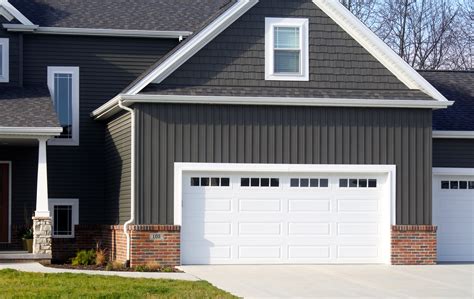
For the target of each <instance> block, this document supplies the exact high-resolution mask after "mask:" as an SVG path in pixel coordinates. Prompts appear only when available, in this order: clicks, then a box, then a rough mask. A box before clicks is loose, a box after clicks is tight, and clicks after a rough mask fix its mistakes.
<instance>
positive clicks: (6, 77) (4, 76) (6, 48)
mask: <svg viewBox="0 0 474 299" xmlns="http://www.w3.org/2000/svg"><path fill="white" fill-rule="evenodd" d="M0 46H1V47H2V57H0V59H1V60H2V69H1V70H0V82H1V83H8V82H9V81H10V39H8V38H0Z"/></svg>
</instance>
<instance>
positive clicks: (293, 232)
mask: <svg viewBox="0 0 474 299" xmlns="http://www.w3.org/2000/svg"><path fill="white" fill-rule="evenodd" d="M330 227H331V225H330V223H319V222H318V223H317V222H293V223H291V222H290V223H288V235H289V236H312V235H316V236H327V235H329V234H330Z"/></svg>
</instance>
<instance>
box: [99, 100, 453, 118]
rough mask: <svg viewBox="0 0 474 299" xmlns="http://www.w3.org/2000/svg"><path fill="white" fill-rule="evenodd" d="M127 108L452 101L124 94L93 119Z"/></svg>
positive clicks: (432, 104)
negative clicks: (164, 105) (145, 104)
mask: <svg viewBox="0 0 474 299" xmlns="http://www.w3.org/2000/svg"><path fill="white" fill-rule="evenodd" d="M119 100H122V103H123V105H125V106H130V105H132V104H135V103H159V104H204V105H206V104H207V105H266V106H319V107H371V108H423V109H441V108H446V107H447V106H450V105H452V103H453V102H449V101H448V102H439V101H435V100H432V101H430V100H379V99H336V98H290V97H232V96H189V95H187V96H182V95H142V94H138V95H126V94H121V95H118V96H116V97H115V98H113V99H112V100H110V101H108V102H107V103H105V104H104V105H102V106H101V107H99V108H97V109H96V110H94V111H93V112H92V116H93V117H95V118H96V119H100V118H107V117H109V116H112V115H114V114H115V113H117V112H118V111H120V109H118V108H117V105H118V101H119Z"/></svg>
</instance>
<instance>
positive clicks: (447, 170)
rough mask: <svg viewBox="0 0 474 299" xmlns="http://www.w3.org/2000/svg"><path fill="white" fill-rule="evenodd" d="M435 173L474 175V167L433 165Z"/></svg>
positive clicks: (438, 174) (437, 174)
mask: <svg viewBox="0 0 474 299" xmlns="http://www.w3.org/2000/svg"><path fill="white" fill-rule="evenodd" d="M433 175H436V176H440V175H448V176H449V175H459V176H465V175H474V168H451V167H433Z"/></svg>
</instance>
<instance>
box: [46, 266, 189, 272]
mask: <svg viewBox="0 0 474 299" xmlns="http://www.w3.org/2000/svg"><path fill="white" fill-rule="evenodd" d="M45 266H47V267H51V268H57V269H70V270H92V271H109V270H106V266H96V265H90V266H73V265H71V264H51V265H45ZM110 271H118V272H166V273H181V272H182V271H180V270H178V269H176V268H175V267H169V266H163V267H160V268H158V269H156V270H155V269H154V270H150V269H148V270H146V271H137V270H136V269H135V268H125V267H123V268H119V269H113V270H110Z"/></svg>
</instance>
